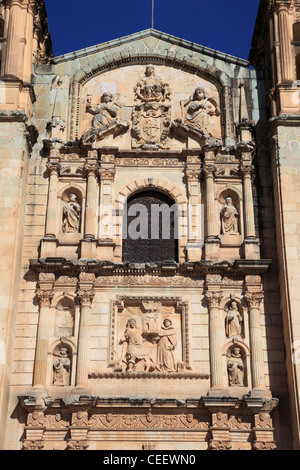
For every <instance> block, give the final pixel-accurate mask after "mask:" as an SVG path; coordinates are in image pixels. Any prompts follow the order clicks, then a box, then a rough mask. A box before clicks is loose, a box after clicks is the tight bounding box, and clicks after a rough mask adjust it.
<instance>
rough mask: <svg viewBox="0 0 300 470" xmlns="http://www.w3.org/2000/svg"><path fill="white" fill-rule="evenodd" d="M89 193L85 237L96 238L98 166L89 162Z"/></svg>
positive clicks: (87, 166)
mask: <svg viewBox="0 0 300 470" xmlns="http://www.w3.org/2000/svg"><path fill="white" fill-rule="evenodd" d="M85 170H86V172H87V194H86V213H85V214H86V215H85V233H84V238H86V239H94V238H96V235H97V201H98V198H97V189H98V185H97V166H96V165H95V164H87V165H86V166H85Z"/></svg>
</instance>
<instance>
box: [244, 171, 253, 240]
mask: <svg viewBox="0 0 300 470" xmlns="http://www.w3.org/2000/svg"><path fill="white" fill-rule="evenodd" d="M241 171H242V174H243V187H244V209H245V238H255V223H254V207H253V192H252V173H253V166H252V165H250V166H242V167H241Z"/></svg>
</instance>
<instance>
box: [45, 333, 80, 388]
mask: <svg viewBox="0 0 300 470" xmlns="http://www.w3.org/2000/svg"><path fill="white" fill-rule="evenodd" d="M73 352H74V351H73V346H72V345H71V343H70V342H69V341H64V340H61V341H60V342H59V343H56V344H55V345H54V347H53V353H52V379H51V384H52V385H54V386H58V387H67V386H69V385H71V383H72V366H73Z"/></svg>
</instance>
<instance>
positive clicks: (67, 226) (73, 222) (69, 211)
mask: <svg viewBox="0 0 300 470" xmlns="http://www.w3.org/2000/svg"><path fill="white" fill-rule="evenodd" d="M80 213H81V207H80V205H79V204H78V202H77V196H76V195H75V194H70V196H69V202H67V204H65V205H64V207H63V224H62V231H63V232H64V233H74V232H79V222H80Z"/></svg>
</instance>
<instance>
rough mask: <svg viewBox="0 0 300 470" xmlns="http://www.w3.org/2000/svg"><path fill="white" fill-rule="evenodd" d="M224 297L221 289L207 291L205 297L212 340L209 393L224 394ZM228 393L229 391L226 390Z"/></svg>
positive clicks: (210, 338)
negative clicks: (222, 328)
mask: <svg viewBox="0 0 300 470" xmlns="http://www.w3.org/2000/svg"><path fill="white" fill-rule="evenodd" d="M222 298H223V292H221V291H206V293H205V299H206V301H207V303H208V305H209V340H210V368H211V389H210V391H209V395H224V394H225V387H224V384H223V370H222V369H223V368H222V350H221V338H220V324H222V318H221V316H220V302H221V300H222ZM226 394H229V392H227V391H226Z"/></svg>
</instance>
